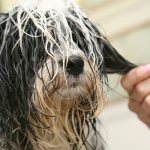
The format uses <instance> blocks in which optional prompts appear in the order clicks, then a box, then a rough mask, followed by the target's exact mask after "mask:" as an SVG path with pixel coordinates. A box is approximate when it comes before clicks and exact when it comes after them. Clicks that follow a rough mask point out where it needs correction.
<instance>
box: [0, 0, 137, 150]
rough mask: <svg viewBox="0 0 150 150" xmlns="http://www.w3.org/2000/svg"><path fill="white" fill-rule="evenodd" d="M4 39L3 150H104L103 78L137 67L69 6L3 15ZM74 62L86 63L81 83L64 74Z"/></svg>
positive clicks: (0, 81) (0, 61) (0, 74)
mask: <svg viewBox="0 0 150 150" xmlns="http://www.w3.org/2000/svg"><path fill="white" fill-rule="evenodd" d="M45 5H46V4H45ZM58 5H59V4H58ZM0 35H1V36H0V104H1V105H0V148H1V149H7V150H9V149H15V150H18V149H20V150H30V149H31V150H36V149H40V150H42V149H43V150H45V149H46V150H51V149H52V150H53V149H54V150H61V149H62V150H64V149H66V150H70V149H77V150H79V149H81V150H84V149H89V150H93V149H98V150H104V144H103V143H104V142H103V139H102V137H101V136H100V134H99V133H98V130H97V128H96V122H97V119H96V118H97V116H98V115H99V114H100V112H101V111H102V108H103V103H104V96H103V84H105V81H106V72H108V73H126V72H127V71H129V70H130V69H132V68H133V67H135V65H133V64H132V63H130V62H128V61H127V60H125V59H124V58H123V57H122V56H121V55H119V54H118V53H117V52H116V50H115V49H114V48H113V47H112V46H111V44H110V43H109V42H108V41H107V39H106V38H105V37H104V36H103V35H102V34H101V33H100V32H99V31H98V29H97V28H96V27H95V25H93V24H92V23H91V21H90V20H89V19H88V18H87V17H86V16H85V15H83V13H82V12H81V11H80V9H79V8H78V7H77V5H75V4H74V3H70V1H66V2H65V3H64V5H63V7H62V8H59V9H58V8H57V9H56V8H55V7H53V8H51V7H50V8H49V9H46V10H45V9H44V10H42V9H40V8H38V7H33V8H32V7H26V6H25V5H18V6H16V7H15V8H13V9H12V10H10V11H9V12H7V13H3V14H2V13H1V14H0ZM72 55H77V56H80V57H81V58H82V60H83V61H84V72H83V73H82V74H81V75H79V76H78V77H74V76H73V75H70V74H69V73H68V72H67V71H66V66H67V64H68V59H69V57H70V56H72Z"/></svg>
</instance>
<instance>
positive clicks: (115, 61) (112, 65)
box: [101, 39, 136, 74]
mask: <svg viewBox="0 0 150 150" xmlns="http://www.w3.org/2000/svg"><path fill="white" fill-rule="evenodd" d="M101 41H102V42H103V44H102V45H103V58H104V66H105V70H106V72H107V73H119V74H125V73H127V72H129V71H130V70H131V69H133V68H135V67H136V65H135V64H133V63H131V62H129V61H128V60H126V59H125V58H124V57H123V56H121V55H120V54H119V53H118V52H117V50H116V49H115V48H114V47H113V46H112V45H111V44H110V42H109V41H108V40H107V39H106V40H105V39H104V40H101Z"/></svg>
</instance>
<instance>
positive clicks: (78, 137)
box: [29, 59, 103, 149]
mask: <svg viewBox="0 0 150 150" xmlns="http://www.w3.org/2000/svg"><path fill="white" fill-rule="evenodd" d="M52 61H53V60H52V59H47V61H46V63H45V65H44V66H43V67H42V68H40V69H39V76H38V77H37V78H36V80H35V85H34V89H35V92H34V94H33V96H32V97H33V98H32V101H33V103H34V105H35V108H36V109H37V110H38V116H39V120H34V119H33V118H31V122H32V123H33V124H34V126H33V129H34V130H35V135H36V136H38V137H39V138H40V140H39V141H38V146H40V148H50V147H55V145H56V144H57V148H58V149H60V148H61V147H62V146H63V148H62V149H64V147H65V148H68V149H70V148H71V147H73V144H72V143H74V144H77V145H78V148H81V147H82V145H83V138H84V136H85V134H86V133H85V130H86V128H87V127H86V123H85V122H86V120H87V119H92V118H94V117H96V116H97V115H98V114H99V113H100V112H101V110H102V107H103V94H102V93H103V91H102V83H101V80H100V76H99V75H98V73H97V72H96V71H95V70H96V67H95V69H93V66H91V64H90V63H89V62H88V61H87V60H86V59H84V69H83V73H81V74H79V75H78V76H73V75H70V74H69V73H67V71H66V69H65V66H64V67H60V66H59V64H56V63H54V62H53V63H52ZM57 65H58V69H56V68H57ZM39 126H40V127H39ZM29 137H32V136H31V135H30V136H29ZM32 138H33V137H32ZM32 138H31V141H33V139H32ZM34 142H35V143H34ZM34 142H33V143H34V144H33V145H34V146H35V145H36V141H34ZM48 143H50V144H48ZM70 146H71V147H70ZM35 147H36V146H35Z"/></svg>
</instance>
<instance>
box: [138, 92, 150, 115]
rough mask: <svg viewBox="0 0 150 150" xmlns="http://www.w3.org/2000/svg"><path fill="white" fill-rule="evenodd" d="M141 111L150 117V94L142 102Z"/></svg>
mask: <svg viewBox="0 0 150 150" xmlns="http://www.w3.org/2000/svg"><path fill="white" fill-rule="evenodd" d="M140 112H142V114H144V115H145V116H148V117H150V95H148V96H147V97H146V98H145V99H144V101H143V103H142V104H141V109H140Z"/></svg>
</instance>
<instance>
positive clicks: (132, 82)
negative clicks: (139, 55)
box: [121, 64, 150, 128]
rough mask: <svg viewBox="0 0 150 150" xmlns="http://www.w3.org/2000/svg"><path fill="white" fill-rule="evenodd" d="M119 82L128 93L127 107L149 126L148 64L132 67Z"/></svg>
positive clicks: (149, 79)
mask: <svg viewBox="0 0 150 150" xmlns="http://www.w3.org/2000/svg"><path fill="white" fill-rule="evenodd" d="M121 84H122V86H123V87H124V89H125V90H126V91H127V92H128V94H129V102H128V106H129V109H130V110H131V111H133V112H135V113H136V114H137V115H138V117H139V119H140V120H142V121H143V122H144V123H145V124H146V125H147V126H148V127H149V128H150V64H147V65H143V66H139V67H137V68H134V69H132V70H131V71H130V72H129V73H127V74H126V75H124V76H123V78H122V80H121Z"/></svg>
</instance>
